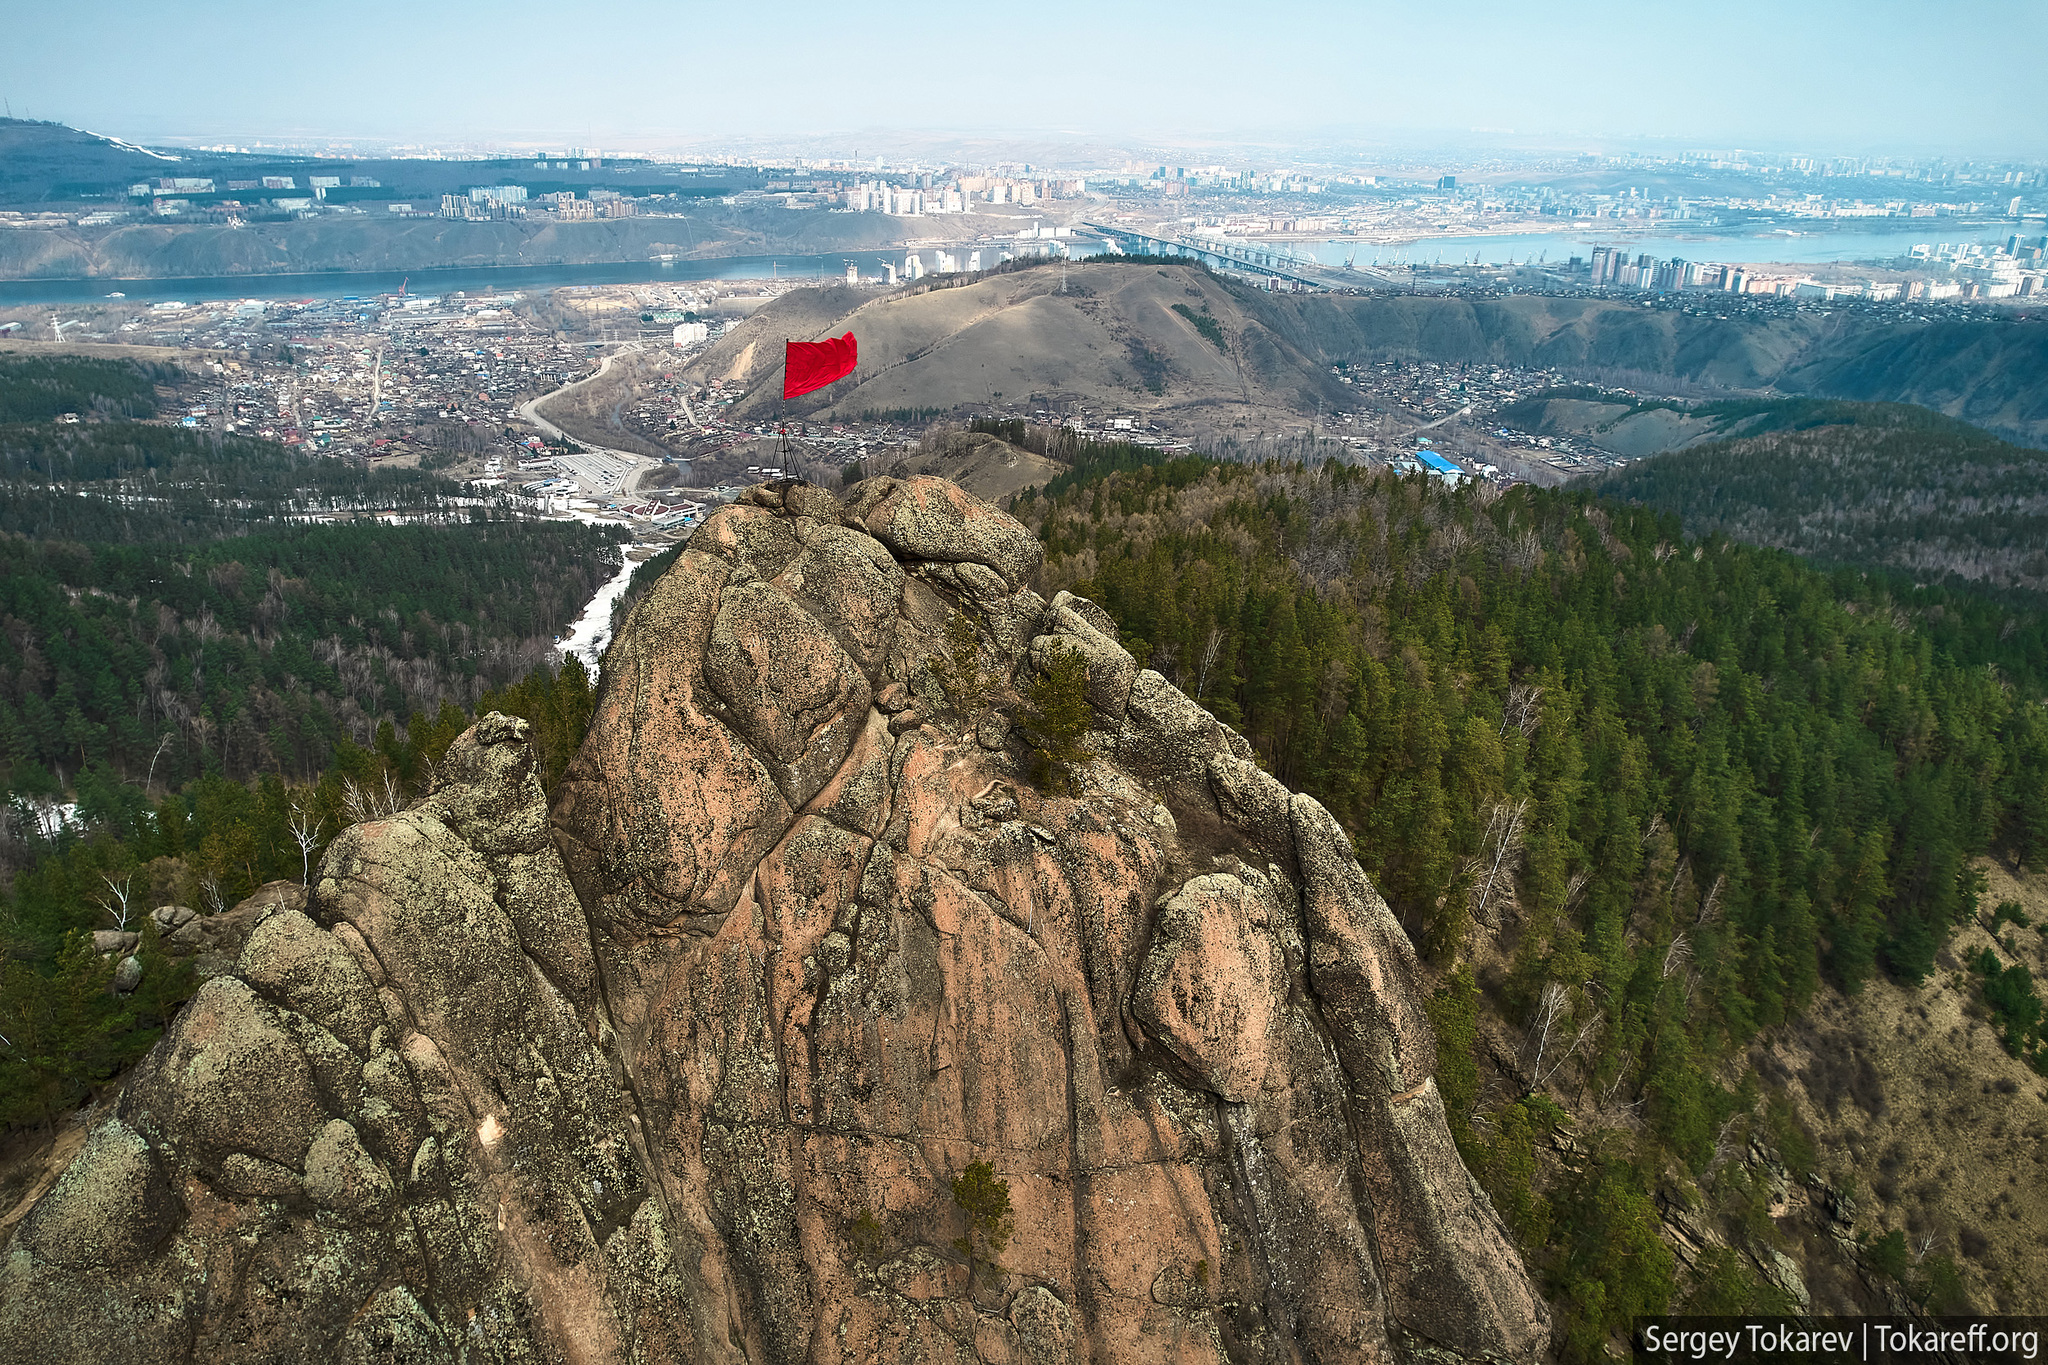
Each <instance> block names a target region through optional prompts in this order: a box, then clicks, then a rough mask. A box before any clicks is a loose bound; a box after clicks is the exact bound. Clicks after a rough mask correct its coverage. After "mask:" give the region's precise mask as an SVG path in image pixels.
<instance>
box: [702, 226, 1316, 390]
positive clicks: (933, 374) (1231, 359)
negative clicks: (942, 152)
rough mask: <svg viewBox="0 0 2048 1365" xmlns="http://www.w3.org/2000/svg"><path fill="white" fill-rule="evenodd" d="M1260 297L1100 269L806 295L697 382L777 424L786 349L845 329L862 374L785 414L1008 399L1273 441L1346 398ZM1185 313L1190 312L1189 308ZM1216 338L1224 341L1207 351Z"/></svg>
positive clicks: (729, 338) (724, 352)
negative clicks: (1253, 432)
mask: <svg viewBox="0 0 2048 1365" xmlns="http://www.w3.org/2000/svg"><path fill="white" fill-rule="evenodd" d="M1256 292H1257V291H1255V290H1251V289H1247V288H1244V287H1243V286H1240V285H1236V284H1232V283H1228V282H1226V281H1223V280H1220V279H1218V278H1217V277H1215V276H1213V275H1211V274H1209V273H1208V272H1207V271H1205V270H1202V269H1199V268H1197V267H1194V266H1182V265H1164V266H1162V265H1157V264H1150V263H1147V264H1108V263H1105V264H1098V265H1088V266H1086V267H1080V268H1074V269H1070V270H1068V271H1066V272H1065V276H1064V279H1063V278H1062V274H1061V272H1059V271H1057V270H1051V269H1044V268H1040V269H1032V270H1019V271H1014V272H1007V273H1002V274H992V275H987V276H983V277H982V278H980V279H978V280H973V281H971V282H966V283H961V284H958V285H952V286H950V287H946V286H942V287H931V286H925V287H917V288H911V289H903V290H898V291H896V292H893V293H890V294H885V295H882V296H881V297H875V296H873V295H871V294H864V293H862V292H860V291H854V290H848V289H845V288H843V287H841V288H837V289H829V290H797V291H793V292H792V293H790V294H788V295H786V296H784V297H783V298H782V299H780V300H778V301H777V302H776V303H775V304H773V305H771V306H770V307H767V308H764V309H762V310H761V311H760V312H759V313H757V314H755V315H754V316H753V317H752V318H750V319H748V320H747V321H746V322H745V323H743V324H741V325H740V326H739V327H737V328H735V329H734V330H733V331H732V332H730V333H728V334H727V335H726V336H725V337H723V338H721V339H720V341H719V342H718V344H717V345H715V346H713V347H712V348H711V349H710V350H708V351H707V352H706V353H705V354H704V356H703V357H702V358H701V359H700V360H698V361H697V362H696V364H695V365H693V366H692V367H691V369H690V371H689V372H688V373H689V374H690V377H691V378H693V379H696V380H697V381H699V382H706V381H709V380H714V379H715V380H719V381H722V382H724V383H727V384H734V383H737V384H740V385H742V386H744V387H745V388H746V389H747V390H748V393H747V395H746V397H745V398H743V399H742V400H741V402H740V403H739V404H738V405H737V406H736V408H735V411H734V416H735V417H739V418H747V417H755V416H762V415H766V414H768V413H771V412H772V411H773V410H774V408H775V404H776V402H777V396H778V395H779V393H780V391H781V383H780V381H781V363H782V351H781V343H782V341H783V339H784V338H788V339H790V340H798V341H803V340H813V339H816V338H818V337H822V336H827V335H834V334H837V333H839V332H843V331H847V330H849V329H850V330H851V331H853V333H854V334H855V335H856V336H857V337H858V338H859V339H860V347H861V363H860V367H859V368H858V369H857V370H855V371H854V373H853V374H852V375H850V376H848V377H847V378H846V379H844V380H842V381H840V382H839V383H838V384H835V385H833V386H832V387H831V388H829V389H825V390H821V391H820V392H819V393H818V394H816V395H812V396H810V397H809V398H807V399H806V400H803V401H802V402H800V403H799V404H797V405H792V409H791V410H792V411H803V412H806V413H816V414H818V415H819V416H821V417H824V416H842V417H846V416H855V415H858V414H860V413H862V412H885V411H892V410H904V409H923V410H934V409H936V410H939V411H953V410H957V409H962V408H968V409H973V408H981V407H987V406H991V405H995V404H999V403H1007V404H1014V403H1019V402H1027V401H1028V402H1030V403H1032V404H1034V405H1036V406H1044V407H1052V408H1068V407H1074V406H1080V407H1083V408H1087V409H1090V410H1093V411H1095V412H1098V413H1099V412H1104V411H1117V412H1129V413H1135V414H1148V415H1151V414H1161V415H1163V414H1171V415H1172V416H1173V417H1175V418H1176V419H1177V420H1178V421H1179V422H1181V423H1182V424H1184V425H1193V426H1196V427H1198V428H1199V427H1203V426H1207V427H1211V428H1215V429H1217V430H1219V431H1229V430H1231V429H1234V428H1237V427H1248V428H1254V429H1264V430H1272V429H1274V427H1275V426H1276V425H1279V424H1284V423H1285V422H1288V421H1290V420H1291V421H1295V422H1299V421H1301V415H1302V414H1304V413H1313V412H1314V411H1315V406H1316V403H1317V402H1318V400H1321V401H1323V402H1326V403H1330V404H1332V405H1335V404H1338V403H1343V402H1346V401H1347V399H1348V398H1349V395H1348V391H1346V390H1345V389H1344V388H1343V387H1342V386H1341V385H1338V384H1336V383H1335V382H1334V381H1333V380H1332V379H1331V377H1330V376H1329V374H1328V373H1327V371H1326V369H1325V368H1324V363H1323V362H1322V361H1321V360H1320V359H1319V358H1318V357H1316V356H1312V355H1309V354H1305V353H1304V352H1302V351H1301V350H1300V349H1299V348H1298V347H1296V346H1295V345H1294V344H1293V343H1292V342H1290V341H1289V340H1288V339H1287V338H1285V337H1284V336H1280V335H1276V334H1275V333H1273V332H1272V331H1271V330H1269V329H1268V328H1267V327H1266V326H1265V324H1264V323H1263V322H1262V321H1261V319H1260V318H1259V317H1258V316H1257V315H1256V313H1255V312H1254V311H1253V310H1252V309H1251V308H1250V307H1248V302H1249V301H1250V300H1251V299H1252V298H1253V297H1254V296H1255V295H1256ZM1183 310H1184V311H1183ZM1212 336H1213V337H1215V338H1219V339H1220V341H1221V344H1220V345H1219V344H1218V341H1217V340H1212Z"/></svg>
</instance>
